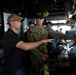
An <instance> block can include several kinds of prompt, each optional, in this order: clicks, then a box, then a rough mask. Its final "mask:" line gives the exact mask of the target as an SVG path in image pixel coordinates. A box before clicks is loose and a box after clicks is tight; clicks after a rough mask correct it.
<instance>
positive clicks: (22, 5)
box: [0, 0, 74, 17]
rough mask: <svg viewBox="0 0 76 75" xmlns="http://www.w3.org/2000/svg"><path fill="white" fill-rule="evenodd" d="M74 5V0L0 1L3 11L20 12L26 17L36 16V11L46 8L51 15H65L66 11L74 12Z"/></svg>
mask: <svg viewBox="0 0 76 75" xmlns="http://www.w3.org/2000/svg"><path fill="white" fill-rule="evenodd" d="M4 3H5V4H4ZM73 6H74V1H73V0H21V1H19V0H4V2H0V7H1V8H2V10H3V11H5V12H14V13H19V14H21V15H22V16H25V17H34V14H35V13H37V12H43V11H45V10H47V11H48V12H49V13H50V15H56V14H57V15H58V14H59V15H64V14H65V13H66V12H72V11H73V10H74V7H73Z"/></svg>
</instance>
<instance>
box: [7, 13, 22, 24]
mask: <svg viewBox="0 0 76 75" xmlns="http://www.w3.org/2000/svg"><path fill="white" fill-rule="evenodd" d="M22 20H23V18H21V17H19V16H18V15H17V14H11V15H10V16H9V17H8V19H7V21H8V23H9V22H11V21H22Z"/></svg>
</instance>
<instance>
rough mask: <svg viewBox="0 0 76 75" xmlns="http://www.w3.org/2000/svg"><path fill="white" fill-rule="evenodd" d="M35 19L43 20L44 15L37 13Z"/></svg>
mask: <svg viewBox="0 0 76 75" xmlns="http://www.w3.org/2000/svg"><path fill="white" fill-rule="evenodd" d="M36 18H40V19H42V18H45V17H44V15H43V13H37V14H36Z"/></svg>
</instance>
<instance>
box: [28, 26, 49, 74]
mask: <svg viewBox="0 0 76 75" xmlns="http://www.w3.org/2000/svg"><path fill="white" fill-rule="evenodd" d="M47 36H48V32H47V31H46V29H45V28H44V27H43V26H42V28H39V27H38V26H37V25H36V26H34V27H32V28H30V29H29V30H28V31H27V40H28V41H29V42H35V41H39V40H42V39H46V38H47ZM46 45H47V44H41V45H40V46H38V47H37V48H35V49H34V50H31V51H30V53H31V62H32V65H33V67H34V68H35V71H36V69H37V71H38V72H39V71H40V68H41V65H42V63H43V60H42V59H41V57H40V53H45V54H48V52H47V48H46ZM37 74H38V73H36V74H35V75H37ZM33 75H34V74H33ZM38 75H39V74H38Z"/></svg>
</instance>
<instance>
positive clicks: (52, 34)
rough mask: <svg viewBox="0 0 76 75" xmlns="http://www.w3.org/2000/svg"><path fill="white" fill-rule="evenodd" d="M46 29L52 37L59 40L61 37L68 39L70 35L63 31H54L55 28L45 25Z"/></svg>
mask: <svg viewBox="0 0 76 75" xmlns="http://www.w3.org/2000/svg"><path fill="white" fill-rule="evenodd" d="M46 30H47V32H48V34H49V35H50V36H52V37H55V38H58V39H60V40H61V39H64V40H67V39H70V37H69V36H68V35H66V34H64V33H60V32H56V31H55V30H53V29H49V28H47V27H46Z"/></svg>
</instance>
